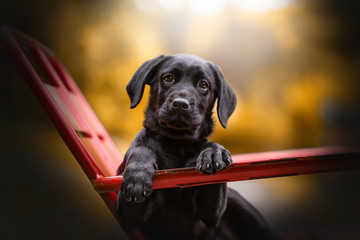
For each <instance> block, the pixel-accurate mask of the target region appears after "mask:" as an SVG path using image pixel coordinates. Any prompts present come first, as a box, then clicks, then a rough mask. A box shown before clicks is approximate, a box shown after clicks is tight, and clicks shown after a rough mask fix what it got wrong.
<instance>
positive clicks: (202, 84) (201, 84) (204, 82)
mask: <svg viewBox="0 0 360 240" xmlns="http://www.w3.org/2000/svg"><path fill="white" fill-rule="evenodd" d="M199 87H201V88H202V89H207V88H208V87H209V84H208V83H207V82H206V81H201V82H199Z"/></svg>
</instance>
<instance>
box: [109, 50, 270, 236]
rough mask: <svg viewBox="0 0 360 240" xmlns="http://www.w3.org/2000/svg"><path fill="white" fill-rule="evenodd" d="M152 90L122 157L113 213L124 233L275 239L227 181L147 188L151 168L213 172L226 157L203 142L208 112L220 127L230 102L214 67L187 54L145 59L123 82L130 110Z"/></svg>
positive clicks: (230, 94)
mask: <svg viewBox="0 0 360 240" xmlns="http://www.w3.org/2000/svg"><path fill="white" fill-rule="evenodd" d="M145 84H149V85H150V86H151V92H150V98H149V104H148V107H147V109H146V118H145V121H144V128H143V129H142V130H141V131H140V132H139V133H138V135H137V136H136V138H135V140H134V141H133V142H132V144H131V146H130V148H129V150H128V151H127V152H126V154H125V159H124V162H123V164H122V165H121V166H120V167H119V170H118V174H123V175H124V179H123V183H122V186H121V192H120V193H119V196H118V201H117V205H116V212H117V213H118V215H119V217H120V219H121V224H122V227H123V228H124V230H125V231H131V230H134V228H136V227H140V228H141V230H142V231H143V232H144V234H145V236H146V237H147V238H148V239H271V238H275V236H274V235H273V233H272V232H271V231H270V230H269V229H268V227H267V226H266V223H265V221H264V220H263V218H262V217H261V215H260V214H259V213H258V212H257V210H256V209H255V208H254V207H252V206H251V205H250V204H249V203H248V202H247V201H246V200H245V199H243V198H242V197H241V196H240V195H239V194H238V193H237V192H235V191H234V190H231V189H228V188H227V185H226V183H221V184H213V185H206V186H199V187H191V188H185V189H177V188H176V189H163V190H155V191H154V192H153V190H152V180H153V176H154V172H155V170H157V169H169V168H182V167H194V166H196V169H197V170H198V171H200V172H202V173H204V174H215V173H216V172H217V171H221V170H223V169H225V168H226V167H227V166H229V165H230V164H231V162H232V160H231V155H230V152H229V151H228V150H226V149H225V148H224V147H223V146H221V145H219V144H217V143H214V142H211V141H209V140H207V139H206V137H208V136H209V135H210V134H211V132H212V131H213V119H212V109H213V107H214V103H215V100H216V99H217V114H218V117H219V120H220V123H221V125H222V126H223V127H224V128H226V125H227V120H228V118H229V117H230V115H231V114H232V112H233V111H234V108H235V105H236V97H235V94H234V93H233V91H232V90H231V88H230V86H229V85H228V83H227V82H226V81H225V79H224V77H223V75H222V73H221V71H220V69H219V68H218V67H217V66H215V65H213V64H212V63H209V62H207V61H205V60H203V59H201V58H199V57H196V56H193V55H187V54H178V55H170V56H164V55H161V56H158V57H156V58H154V59H151V60H149V61H147V62H145V63H144V64H143V65H142V66H141V67H140V68H139V69H138V70H137V71H136V72H135V74H134V76H133V77H132V79H131V81H130V83H129V84H128V85H127V92H128V94H129V96H130V100H131V108H134V107H136V106H137V105H138V103H139V102H140V100H141V98H142V95H143V91H144V87H145Z"/></svg>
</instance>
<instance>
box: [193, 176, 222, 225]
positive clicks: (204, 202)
mask: <svg viewBox="0 0 360 240" xmlns="http://www.w3.org/2000/svg"><path fill="white" fill-rule="evenodd" d="M226 198H227V186H226V183H221V184H211V185H206V186H201V187H198V191H197V193H196V195H195V199H194V200H195V212H196V213H197V215H198V217H199V218H200V219H201V220H202V221H203V222H204V223H205V225H206V226H207V227H208V228H216V227H217V226H218V225H219V222H220V219H221V217H222V215H223V213H224V211H225V209H226Z"/></svg>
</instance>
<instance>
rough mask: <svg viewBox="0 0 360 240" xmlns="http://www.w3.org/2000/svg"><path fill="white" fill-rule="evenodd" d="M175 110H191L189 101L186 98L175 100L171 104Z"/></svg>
mask: <svg viewBox="0 0 360 240" xmlns="http://www.w3.org/2000/svg"><path fill="white" fill-rule="evenodd" d="M171 106H172V108H173V109H177V110H180V109H182V110H189V109H190V103H189V101H188V100H186V99H184V98H175V99H174V101H173V102H172V104H171Z"/></svg>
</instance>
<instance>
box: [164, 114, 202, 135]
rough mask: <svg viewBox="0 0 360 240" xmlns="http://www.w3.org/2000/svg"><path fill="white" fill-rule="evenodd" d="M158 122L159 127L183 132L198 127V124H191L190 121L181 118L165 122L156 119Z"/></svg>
mask: <svg viewBox="0 0 360 240" xmlns="http://www.w3.org/2000/svg"><path fill="white" fill-rule="evenodd" d="M158 122H159V125H160V127H163V128H170V129H174V130H184V131H192V130H195V129H196V128H197V127H198V126H200V124H199V123H193V122H191V121H188V120H186V119H184V118H183V117H181V116H179V117H177V118H171V119H167V120H165V119H163V118H158Z"/></svg>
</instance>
